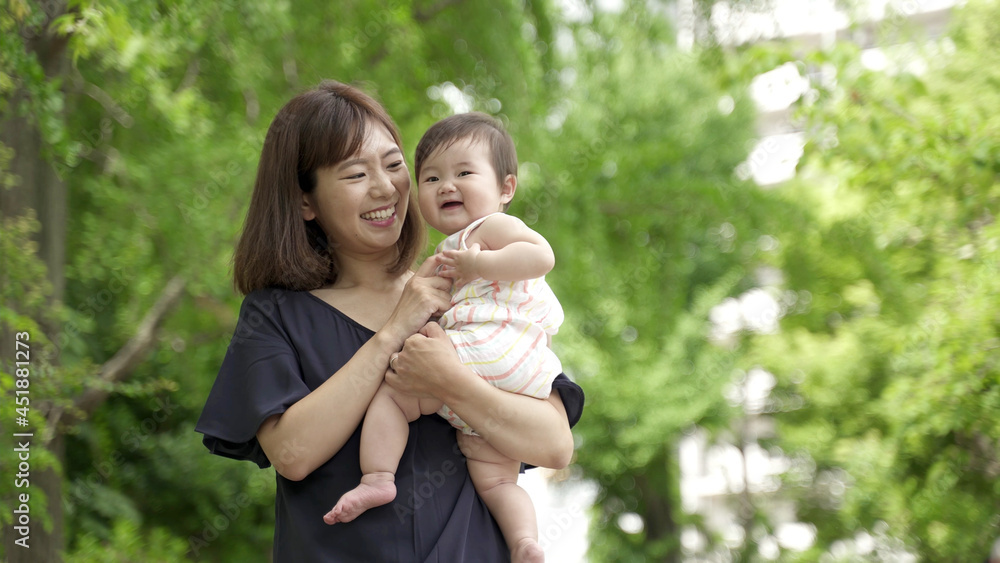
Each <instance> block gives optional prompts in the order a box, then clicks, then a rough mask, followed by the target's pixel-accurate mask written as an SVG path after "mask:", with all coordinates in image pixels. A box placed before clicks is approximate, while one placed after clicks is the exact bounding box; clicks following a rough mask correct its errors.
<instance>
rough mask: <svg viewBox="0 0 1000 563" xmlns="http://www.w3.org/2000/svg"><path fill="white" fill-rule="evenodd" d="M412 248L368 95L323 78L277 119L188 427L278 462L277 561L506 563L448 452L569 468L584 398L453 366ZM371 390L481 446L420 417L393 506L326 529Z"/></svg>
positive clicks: (430, 283) (398, 173)
mask: <svg viewBox="0 0 1000 563" xmlns="http://www.w3.org/2000/svg"><path fill="white" fill-rule="evenodd" d="M423 245H424V233H423V225H422V223H421V221H420V219H419V215H418V212H417V209H416V205H415V204H414V198H413V196H412V194H411V191H410V175H409V171H408V169H407V167H406V163H405V161H404V159H403V153H402V150H401V143H400V139H399V133H398V131H397V129H396V126H395V124H394V123H393V122H392V120H391V119H390V118H389V116H388V114H387V113H386V112H385V110H384V109H383V108H382V107H381V106H380V105H379V104H378V103H377V102H375V101H374V100H372V99H371V98H370V97H368V96H367V95H365V94H364V93H362V92H360V91H359V90H357V89H355V88H352V87H350V86H345V85H343V84H338V83H335V82H327V83H324V84H322V85H321V86H319V87H318V88H316V89H314V90H311V91H309V92H306V93H304V94H302V95H300V96H298V97H296V98H294V99H293V100H292V101H290V102H289V103H288V104H287V105H286V106H285V107H284V108H282V110H281V111H280V112H279V113H278V115H277V116H276V117H275V119H274V121H273V122H272V124H271V127H270V129H269V130H268V133H267V136H266V138H265V140H264V148H263V151H262V154H261V160H260V166H259V168H258V171H257V180H256V183H255V186H254V192H253V196H252V198H251V202H250V208H249V211H248V213H247V218H246V223H245V225H244V230H243V234H242V235H241V237H240V241H239V243H238V245H237V248H236V255H235V260H234V276H235V281H236V286H237V288H238V289H239V290H240V291H241V292H242V293H244V294H245V295H246V298H245V299H244V301H243V305H242V307H241V310H240V318H239V322H238V323H237V327H236V332H235V334H234V336H233V340H232V342H231V343H230V346H229V349H228V351H227V353H226V358H225V360H224V361H223V365H222V367H221V369H220V370H219V375H218V377H217V379H216V382H215V385H214V387H213V388H212V391H211V393H210V395H209V397H208V400H207V402H206V405H205V409H204V412H203V413H202V416H201V419H200V420H199V421H198V425H197V428H196V429H197V431H199V432H201V433H203V434H204V435H205V437H204V442H205V445H206V446H207V447H208V448H209V449H210V450H211V451H212V452H213V453H216V454H219V455H223V456H227V457H233V458H236V459H247V460H251V461H254V462H256V463H257V464H258V465H259V466H260V467H262V468H263V467H267V466H269V465H272V464H273V465H274V468H275V470H276V472H277V492H276V499H275V512H276V527H275V535H274V560H275V561H276V562H279V563H284V562H296V563H297V562H312V561H317V562H319V561H322V562H326V561H331V562H332V561H364V562H382V561H403V562H406V561H415V562H423V561H444V562H449V563H450V562H461V561H470V562H471V561H476V562H490V561H507V560H509V553H508V551H507V548H506V546H505V543H504V540H503V537H502V535H501V534H500V531H499V529H498V528H497V526H496V524H495V523H494V521H493V520H492V518H491V517H490V514H489V511H488V510H487V509H486V507H485V505H484V504H483V503H482V501H481V500H480V499H479V497H478V496H476V494H475V490H474V488H473V486H472V483H471V480H470V479H469V476H468V473H467V470H466V466H465V461H464V460H465V458H464V456H462V455H461V449H465V450H466V451H468V449H469V448H475V447H476V446H477V442H476V441H475V440H477V439H483V440H486V441H487V442H489V443H490V444H491V445H492V446H493V447H495V448H496V449H498V450H500V451H501V452H503V453H504V454H505V455H507V456H509V457H511V458H514V459H519V460H522V461H523V462H525V463H528V464H532V465H539V466H546V467H563V466H565V465H566V464H567V463H568V462H569V459H570V456H571V455H572V449H573V440H572V435H571V433H570V426H571V424H575V422H576V420H578V419H579V416H580V413H581V410H582V408H583V393H582V390H580V388H579V387H578V386H577V385H575V384H574V383H572V382H570V381H569V380H568V379H567V378H566V377H565V376H560V377H559V379H557V381H556V383H555V384H554V385H553V389H555V390H556V391H558V392H557V393H552V395H551V396H550V398H549V399H547V400H539V399H534V398H532V397H527V396H523V395H517V394H514V393H507V392H504V391H501V390H499V389H497V388H495V387H493V386H491V385H490V384H488V383H486V382H485V381H483V380H482V379H481V378H479V377H477V376H476V375H475V374H474V373H472V372H471V371H470V370H468V369H467V368H466V367H465V366H463V365H462V364H461V362H459V360H458V357H457V355H456V354H455V351H454V348H453V347H452V344H451V342H450V340H449V339H448V338H447V336H446V335H445V334H444V332H443V331H442V330H441V328H440V327H439V326H438V325H437V323H434V322H429V321H430V320H431V319H432V318H434V317H436V316H438V315H440V314H441V313H443V312H444V311H445V310H446V309H447V308H448V307H449V305H450V295H449V293H448V289H449V287H450V281H449V280H447V279H444V278H441V277H437V276H434V275H433V273H434V270H435V267H436V265H437V264H435V262H434V261H433V260H431V259H429V260H427V261H425V262H424V264H423V265H422V266H421V267H420V269H419V270H418V271H417V272H416V273H413V272H412V271H411V270H410V267H411V266H412V264H413V261H414V258H415V257H416V255H417V253H418V252H420V251H421V250H422V249H423ZM397 352H398V355H397ZM390 356H393V362H392V369H390V366H389V359H390ZM383 379H384V380H385V381H386V382H387V383H388V384H389V385H391V386H392V387H394V388H395V389H396V390H398V391H400V392H402V393H406V394H409V395H414V396H420V397H433V398H435V399H437V400H440V401H444V402H445V403H446V404H448V405H449V406H451V408H452V409H453V410H454V411H455V412H456V413H457V414H458V415H459V416H461V418H462V419H463V420H465V421H466V422H468V423H469V424H470V425H471V426H472V427H474V428H476V429H477V431H478V432H479V434H480V435H481V438H473V439H468V440H464V439H463V441H462V443H461V444H458V443H456V437H455V432H454V431H453V429H452V428H451V426H450V425H449V424H448V422H447V421H445V420H444V419H443V418H441V417H438V416H424V417H421V418H419V419H418V420H417V421H416V422H414V423H411V425H410V439H409V442H408V443H407V446H406V451H405V453H404V455H403V458H402V459H401V460H400V465H399V470H398V472H397V474H396V488H397V491H398V493H397V496H396V499H395V501H393V502H392V503H390V504H387V505H385V506H381V507H378V508H375V509H372V510H370V511H368V512H367V513H365V515H364V517H362V518H358V519H357V520H356V521H354V522H351V523H349V524H340V525H337V526H332V527H331V526H327V525H326V524H324V522H323V516H324V514H326V512H327V511H328V510H329V509H330V507H331V504H332V500H335V499H337V498H339V496H340V495H341V494H342V493H344V492H346V491H347V490H349V489H351V488H353V486H354V485H355V484H356V483H357V482H358V480H359V479H360V478H361V473H360V469H359V457H358V456H359V450H358V447H359V440H360V432H361V421H362V419H363V417H364V413H365V410H366V408H367V406H368V403H369V402H370V401H371V399H372V397H373V396H374V394H375V391H376V390H377V389H378V387H379V385H380V384H381V382H382V381H383ZM529 437H530V439H527V438H529Z"/></svg>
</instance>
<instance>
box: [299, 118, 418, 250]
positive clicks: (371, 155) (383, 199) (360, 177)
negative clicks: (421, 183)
mask: <svg viewBox="0 0 1000 563" xmlns="http://www.w3.org/2000/svg"><path fill="white" fill-rule="evenodd" d="M409 196H410V172H409V170H407V168H406V162H405V161H404V160H403V152H402V151H401V150H400V149H399V146H397V145H396V142H395V141H394V140H393V139H392V136H391V135H390V134H389V132H388V131H387V130H386V129H385V127H383V126H381V125H372V126H371V129H370V130H369V132H368V136H367V137H366V138H365V140H364V143H362V145H361V148H360V149H359V150H358V152H357V153H356V154H354V155H352V156H351V157H350V158H348V159H346V160H344V161H342V162H339V163H337V164H334V165H333V166H330V167H327V168H321V169H319V170H317V171H316V189H314V190H313V191H312V193H308V194H304V197H303V203H302V218H303V219H305V220H306V221H311V220H313V219H316V222H317V223H319V225H320V226H321V227H322V228H323V232H325V233H326V236H327V239H328V240H329V243H330V245H331V251H332V253H333V254H335V255H338V256H344V255H350V254H357V255H363V254H372V253H378V252H386V251H388V250H393V247H394V245H395V244H396V241H397V240H398V239H399V235H400V232H401V229H402V226H403V220H404V219H405V217H406V210H407V204H408V203H409Z"/></svg>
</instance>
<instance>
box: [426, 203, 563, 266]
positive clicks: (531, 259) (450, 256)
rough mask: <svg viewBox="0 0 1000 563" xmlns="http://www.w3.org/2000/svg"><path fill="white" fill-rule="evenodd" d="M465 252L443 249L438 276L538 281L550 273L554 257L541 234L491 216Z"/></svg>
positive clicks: (519, 223) (509, 219) (508, 219)
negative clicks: (442, 266)
mask: <svg viewBox="0 0 1000 563" xmlns="http://www.w3.org/2000/svg"><path fill="white" fill-rule="evenodd" d="M467 244H468V246H469V250H446V251H444V252H443V253H442V258H441V263H442V264H444V265H445V269H444V271H442V272H441V275H442V276H447V277H453V278H454V279H455V280H456V282H458V283H464V282H468V281H471V280H474V279H476V278H483V279H487V280H503V281H520V280H528V279H533V278H540V277H542V276H544V275H545V274H547V273H549V271H551V270H552V267H553V266H554V265H555V261H556V259H555V254H554V253H553V252H552V247H551V246H549V243H548V241H547V240H545V237H543V236H542V235H540V234H538V233H536V232H535V231H533V230H531V229H530V228H528V226H527V225H525V224H524V223H523V222H522V221H521V220H520V219H518V218H517V217H513V216H510V215H505V214H497V215H493V216H491V217H490V218H489V219H486V220H485V221H483V223H482V224H481V225H480V226H479V228H477V229H476V230H475V231H473V232H472V234H471V235H469V238H468V240H467Z"/></svg>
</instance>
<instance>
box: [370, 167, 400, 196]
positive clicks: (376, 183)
mask: <svg viewBox="0 0 1000 563" xmlns="http://www.w3.org/2000/svg"><path fill="white" fill-rule="evenodd" d="M372 191H373V192H374V193H376V194H377V195H378V196H380V197H386V196H388V195H391V194H392V192H394V191H396V188H395V187H394V186H393V185H392V178H390V177H389V174H387V173H386V172H385V171H384V170H383V171H380V172H376V173H374V174H373V175H372Z"/></svg>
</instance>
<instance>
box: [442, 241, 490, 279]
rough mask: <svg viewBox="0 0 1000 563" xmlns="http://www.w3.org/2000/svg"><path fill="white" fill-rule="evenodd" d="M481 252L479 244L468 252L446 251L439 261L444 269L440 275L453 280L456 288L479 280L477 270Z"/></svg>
mask: <svg viewBox="0 0 1000 563" xmlns="http://www.w3.org/2000/svg"><path fill="white" fill-rule="evenodd" d="M479 252H480V251H479V243H475V244H473V245H472V246H470V247H469V249H468V250H445V251H444V252H442V253H441V258H440V260H439V261H440V263H441V265H442V266H443V267H442V268H441V271H440V272H439V274H438V275H440V276H442V277H446V278H451V279H452V280H453V281H454V282H455V284H456V285H455V287H458V286H460V285H463V284H466V283H469V282H470V281H472V280H474V279H476V278H479V277H480V275H479V271H478V270H477V269H476V258H477V257H478V256H479Z"/></svg>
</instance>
